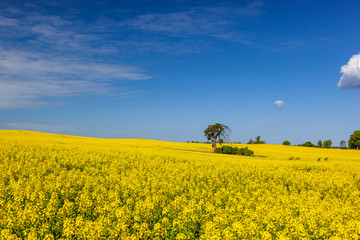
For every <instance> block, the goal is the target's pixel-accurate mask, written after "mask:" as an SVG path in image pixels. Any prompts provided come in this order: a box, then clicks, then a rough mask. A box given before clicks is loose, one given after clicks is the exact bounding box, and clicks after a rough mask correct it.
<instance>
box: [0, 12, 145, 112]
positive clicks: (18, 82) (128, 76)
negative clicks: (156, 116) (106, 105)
mask: <svg viewBox="0 0 360 240" xmlns="http://www.w3.org/2000/svg"><path fill="white" fill-rule="evenodd" d="M0 31H1V32H2V33H3V34H2V36H1V37H0V44H1V45H2V47H0V52H1V54H0V108H22V107H33V106H39V105H44V104H49V103H51V102H49V100H48V98H47V97H69V96H79V95H107V96H110V95H112V96H129V95H131V94H132V93H133V92H136V91H134V90H131V91H125V90H123V88H122V85H121V81H122V80H145V79H149V78H151V77H150V76H149V75H148V74H145V73H143V71H142V70H141V68H139V67H133V66H129V65H127V64H119V61H121V58H119V57H118V56H116V54H117V53H118V52H116V51H113V48H111V45H108V44H107V42H106V39H105V40H104V42H106V43H105V44H102V42H101V41H100V40H101V38H102V35H101V34H100V35H99V34H95V33H92V32H91V31H89V30H88V25H86V24H85V23H83V22H82V21H81V19H77V18H75V20H71V21H70V20H68V19H66V17H64V16H52V15H42V14H39V13H37V12H29V13H27V12H25V11H21V10H17V11H14V10H11V11H6V10H0ZM109 57H110V58H111V59H112V60H111V61H103V60H102V58H109ZM45 99H47V100H45Z"/></svg>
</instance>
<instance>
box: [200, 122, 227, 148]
mask: <svg viewBox="0 0 360 240" xmlns="http://www.w3.org/2000/svg"><path fill="white" fill-rule="evenodd" d="M230 132H231V129H230V128H229V127H228V126H226V125H224V124H222V123H215V124H214V125H209V126H208V127H207V128H206V129H205V130H204V134H205V137H206V139H207V140H208V141H213V147H214V152H216V143H217V142H219V143H220V144H221V143H222V142H224V141H230V139H229V134H230Z"/></svg>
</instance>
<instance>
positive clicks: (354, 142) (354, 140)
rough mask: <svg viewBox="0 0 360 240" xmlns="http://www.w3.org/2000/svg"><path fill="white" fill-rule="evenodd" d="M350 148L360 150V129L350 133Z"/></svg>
mask: <svg viewBox="0 0 360 240" xmlns="http://www.w3.org/2000/svg"><path fill="white" fill-rule="evenodd" d="M348 145H349V148H352V149H357V150H359V147H360V130H356V131H354V133H353V134H352V135H350V139H349V141H348Z"/></svg>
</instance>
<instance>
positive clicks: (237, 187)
mask: <svg viewBox="0 0 360 240" xmlns="http://www.w3.org/2000/svg"><path fill="white" fill-rule="evenodd" d="M234 145H235V144H234ZM235 146H239V147H243V146H245V145H235ZM249 148H250V149H252V150H254V152H255V156H254V157H244V156H232V155H222V154H214V153H211V150H212V149H211V144H196V143H170V142H160V141H152V140H134V139H132V140H130V139H128V140H126V139H120V140H110V139H93V138H84V137H72V136H64V135H55V134H44V133H36V132H26V131H0V239H47V240H50V239H204V240H205V239H252V238H259V239H359V238H360V151H356V150H335V149H317V148H306V147H292V146H277V145H250V146H249ZM320 157H321V158H322V159H324V158H328V161H327V162H325V161H324V160H321V161H320V162H318V159H319V158H320ZM290 159H291V160H290Z"/></svg>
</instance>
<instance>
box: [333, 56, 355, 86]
mask: <svg viewBox="0 0 360 240" xmlns="http://www.w3.org/2000/svg"><path fill="white" fill-rule="evenodd" d="M340 72H341V73H342V74H343V75H342V76H341V78H340V81H339V83H338V84H337V86H338V87H339V88H344V89H345V88H360V53H359V54H356V55H354V56H352V57H351V58H350V60H349V62H348V63H347V64H346V65H344V66H342V67H341V71H340Z"/></svg>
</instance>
